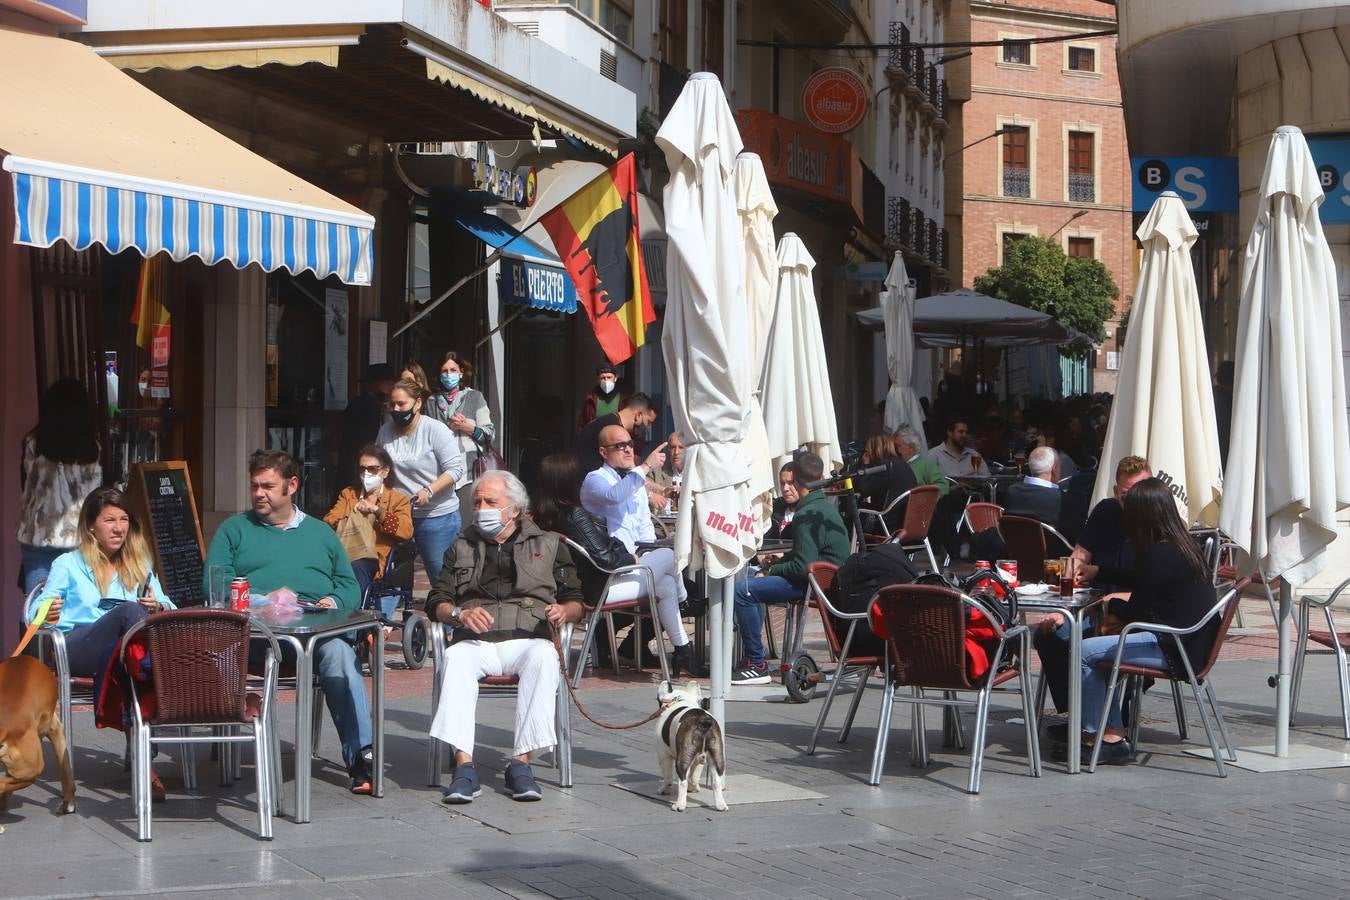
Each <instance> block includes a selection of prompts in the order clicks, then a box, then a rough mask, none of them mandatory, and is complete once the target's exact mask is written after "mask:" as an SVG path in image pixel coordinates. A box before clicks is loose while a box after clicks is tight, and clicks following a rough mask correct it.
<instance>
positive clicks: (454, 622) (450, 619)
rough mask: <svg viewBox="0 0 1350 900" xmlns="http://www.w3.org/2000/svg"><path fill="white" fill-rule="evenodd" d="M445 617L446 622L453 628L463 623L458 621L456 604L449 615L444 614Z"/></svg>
mask: <svg viewBox="0 0 1350 900" xmlns="http://www.w3.org/2000/svg"><path fill="white" fill-rule="evenodd" d="M446 619H447V621H446V624H447V625H451V626H453V627H455V628H458V627H460V626H461V625H463V624H464V623H463V622H461V621H460V618H459V607H458V606H456V607H455V608H454V610H452V611H451V613H450V615H448V616H446Z"/></svg>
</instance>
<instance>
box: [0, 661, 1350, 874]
mask: <svg viewBox="0 0 1350 900" xmlns="http://www.w3.org/2000/svg"><path fill="white" fill-rule="evenodd" d="M1272 669H1273V664H1272V662H1271V661H1270V660H1268V659H1244V658H1238V659H1235V660H1232V661H1225V662H1221V663H1220V665H1219V667H1218V669H1217V670H1216V675H1215V683H1216V685H1217V687H1218V688H1219V690H1220V692H1221V696H1222V697H1223V699H1224V701H1225V707H1226V711H1227V713H1228V716H1227V718H1228V721H1229V723H1230V726H1231V727H1232V730H1233V732H1234V737H1235V740H1236V742H1237V743H1238V745H1239V746H1242V745H1254V744H1261V743H1269V742H1270V741H1271V740H1272V738H1271V710H1272V705H1273V702H1274V692H1273V691H1271V690H1270V689H1268V688H1267V687H1266V685H1265V678H1266V676H1267V675H1268V674H1269V673H1270V671H1271V670H1272ZM429 681H430V673H429V672H428V671H427V670H422V671H420V672H410V671H395V672H391V673H390V684H391V691H390V694H391V697H392V698H393V699H392V700H391V703H390V709H389V715H388V720H387V721H388V752H389V757H390V765H389V769H388V772H389V787H388V792H387V794H386V796H385V797H384V798H383V799H380V800H372V799H370V798H359V797H353V796H352V795H351V794H349V793H348V792H347V791H346V787H345V775H344V773H343V772H342V771H341V770H340V768H339V767H338V766H336V765H334V764H332V763H331V762H325V763H324V764H322V765H321V766H318V767H316V776H315V787H314V800H313V809H314V822H313V823H311V824H308V825H295V824H294V823H293V822H291V821H290V820H289V819H278V820H276V822H275V830H276V837H275V840H273V841H272V842H270V843H264V842H259V841H258V840H256V838H255V832H254V829H255V827H256V815H255V811H254V807H253V794H252V790H251V779H252V768H251V766H250V765H246V767H245V770H244V779H243V781H242V782H240V783H239V784H237V785H236V786H234V787H229V788H222V787H219V786H217V785H216V783H215V779H214V778H213V777H212V774H211V772H210V770H209V769H208V767H207V766H206V765H205V764H204V763H202V764H201V771H200V781H201V786H200V788H199V789H198V790H196V791H193V792H186V791H184V790H183V789H182V785H181V781H180V780H179V777H178V773H177V771H176V769H177V766H176V764H173V763H172V762H171V761H170V760H169V759H166V758H164V757H161V760H162V761H161V763H160V765H159V767H158V771H159V772H160V773H161V774H162V776H163V777H164V780H165V782H166V783H167V785H168V787H169V792H170V799H169V801H168V802H167V803H164V804H159V805H157V806H156V807H155V810H154V815H155V840H154V841H153V843H150V844H140V843H138V842H137V841H136V840H135V820H134V818H133V816H132V814H131V805H130V800H129V798H128V795H127V780H128V776H126V775H125V774H123V773H122V772H121V766H120V757H121V747H122V745H121V736H120V735H119V734H117V733H115V732H108V731H97V732H96V731H95V730H94V729H93V727H92V722H91V720H90V717H89V714H88V713H87V712H81V713H77V715H76V721H75V723H74V728H73V732H74V743H75V746H76V775H77V779H78V781H79V787H80V790H79V810H78V812H77V813H75V814H74V815H71V816H57V815H55V814H54V810H55V807H56V800H57V786H56V784H55V783H54V780H53V779H52V778H51V777H50V776H51V775H52V774H53V773H52V772H51V771H50V770H49V771H48V773H47V775H48V778H47V779H45V780H43V781H42V782H40V783H39V784H38V785H35V786H34V787H33V788H30V789H29V790H27V791H25V792H23V793H22V794H19V795H16V796H15V798H14V800H13V801H12V803H11V808H10V810H9V811H8V812H7V813H0V825H3V826H4V828H5V829H6V830H5V832H4V833H3V834H0V861H3V864H2V865H0V875H2V876H3V877H0V896H6V897H8V896H110V897H116V896H127V897H130V896H144V895H146V894H157V893H158V894H170V895H175V896H189V897H192V898H209V897H217V896H218V897H222V898H224V897H230V898H235V897H237V896H238V895H239V893H240V891H241V889H242V890H246V891H247V894H248V896H250V897H261V898H269V897H278V898H280V897H286V898H296V897H379V898H401V897H423V896H446V897H498V898H500V897H503V896H509V897H531V898H533V897H649V898H650V897H655V898H665V897H672V898H674V897H681V898H683V897H732V896H735V897H753V898H759V897H764V898H768V897H831V898H836V897H867V898H870V897H925V898H929V897H991V898H993V897H997V898H1004V897H1024V896H1057V897H1070V898H1071V897H1148V898H1154V897H1157V898H1163V897H1168V898H1171V897H1192V896H1194V897H1220V896H1222V897H1262V898H1266V897H1279V896H1298V897H1318V896H1332V895H1337V896H1339V895H1343V894H1344V887H1343V881H1344V872H1345V870H1346V864H1347V853H1346V851H1345V850H1343V849H1342V848H1345V847H1350V769H1326V770H1319V771H1308V772H1293V773H1282V774H1273V775H1257V774H1253V773H1250V772H1246V771H1243V770H1239V769H1235V768H1230V769H1229V772H1230V775H1229V777H1228V778H1227V779H1222V780H1221V779H1219V778H1218V777H1217V776H1216V774H1215V771H1214V767H1213V764H1212V763H1209V762H1207V761H1205V760H1203V759H1197V758H1195V757H1192V756H1189V755H1186V754H1184V753H1183V752H1182V751H1183V749H1184V748H1185V747H1196V746H1199V743H1200V742H1203V741H1204V735H1203V730H1202V729H1201V728H1200V727H1199V724H1198V720H1197V718H1196V712H1195V709H1194V705H1193V704H1192V703H1189V702H1188V704H1187V705H1188V709H1189V718H1190V728H1191V739H1190V741H1189V742H1188V743H1187V744H1184V745H1183V744H1181V743H1179V742H1178V739H1177V736H1176V729H1175V723H1174V721H1173V713H1172V708H1171V706H1172V705H1171V703H1170V702H1169V700H1168V699H1167V697H1166V695H1165V694H1163V693H1162V692H1157V691H1155V692H1153V693H1151V694H1150V695H1149V696H1148V697H1147V698H1146V700H1145V703H1144V710H1143V713H1144V725H1143V737H1142V740H1141V753H1140V756H1139V759H1138V761H1137V762H1136V763H1135V764H1134V765H1130V766H1125V767H1112V768H1103V769H1102V770H1100V771H1099V772H1098V773H1096V774H1086V773H1085V774H1083V775H1079V776H1074V777H1070V776H1068V775H1066V774H1065V773H1064V771H1063V767H1062V765H1060V764H1056V763H1052V762H1047V763H1046V766H1045V772H1044V775H1043V776H1042V777H1041V778H1039V779H1036V778H1031V777H1029V776H1028V775H1027V772H1026V765H1025V758H1024V756H1023V755H1022V754H1024V752H1025V748H1024V741H1023V739H1022V733H1021V728H1020V726H1019V725H1016V724H1010V723H1009V722H1008V721H1007V720H1008V719H1009V718H1011V717H1012V716H1014V715H1016V712H1015V709H1014V705H1015V698H1012V697H1007V696H1004V697H1000V698H998V699H997V700H996V703H995V707H996V708H995V711H994V714H993V721H992V724H991V727H990V736H989V749H988V753H987V756H986V763H985V777H984V784H983V790H982V792H981V794H980V795H979V796H977V797H971V796H968V795H966V794H965V793H964V791H963V788H964V785H965V780H966V775H967V767H966V765H967V764H966V760H965V757H964V755H963V754H960V753H957V752H955V751H951V750H943V749H941V748H940V747H938V746H937V745H938V744H939V742H940V739H939V735H938V732H937V731H936V729H935V728H934V727H932V726H935V725H936V723H937V717H936V716H932V717H930V723H929V724H930V746H931V747H932V749H933V750H934V751H935V752H934V757H933V762H932V764H931V765H930V766H929V767H928V768H927V769H926V770H919V769H916V768H912V767H911V766H910V765H909V762H908V755H907V754H908V744H909V742H908V739H907V734H906V732H907V731H908V728H909V724H908V717H902V716H901V715H899V714H897V716H896V721H895V723H894V725H893V730H894V734H893V736H892V738H891V742H890V752H889V755H888V759H887V765H886V769H885V776H884V780H883V783H882V785H881V786H880V787H871V786H869V785H868V784H867V783H866V775H867V770H868V768H869V764H870V760H871V749H872V741H873V738H874V736H875V732H876V715H877V709H878V706H879V702H880V691H879V690H878V689H871V690H869V691H868V692H867V695H866V697H865V698H864V701H863V705H862V709H861V711H860V713H859V716H858V722H857V725H856V727H855V728H854V733H853V736H852V737H851V739H850V741H849V743H848V744H846V745H842V746H841V745H839V744H838V743H836V742H835V740H834V734H833V732H829V733H827V736H826V737H825V739H824V741H823V742H822V746H821V748H820V750H818V752H817V753H816V755H815V756H806V755H805V753H804V750H803V748H804V746H805V744H806V742H807V739H808V738H809V735H810V730H811V726H812V724H813V723H814V719H815V716H816V714H817V713H818V711H819V709H820V703H821V701H820V700H819V699H817V700H814V701H812V702H811V703H807V704H802V705H797V704H789V703H784V702H737V703H732V704H730V705H729V720H730V723H731V724H730V726H729V736H730V737H729V754H728V755H729V758H730V771H731V775H732V778H733V783H732V787H731V791H732V792H734V790H735V782H734V779H735V776H736V775H741V774H747V773H749V774H755V775H758V776H761V777H764V778H770V779H775V780H777V781H781V782H787V783H792V784H795V785H800V786H802V787H805V788H808V789H810V790H812V791H816V792H818V793H820V794H824V795H826V797H825V799H822V800H802V801H791V802H777V803H756V804H744V805H739V806H733V807H732V809H731V811H730V812H727V813H717V812H713V811H712V810H710V809H708V808H707V807H705V806H703V801H704V799H705V798H706V797H707V796H708V795H707V794H706V793H700V794H697V795H693V796H691V804H690V809H689V811H688V812H685V813H683V814H677V813H674V812H672V811H670V810H669V808H668V807H667V806H666V805H665V804H663V803H658V802H656V801H654V800H650V799H647V798H644V797H641V796H638V795H635V794H632V793H630V792H628V791H623V790H617V789H615V788H614V787H612V786H611V785H612V782H614V781H616V780H634V779H643V778H652V777H653V776H654V773H655V771H656V769H655V761H654V759H653V758H652V756H653V754H652V749H651V742H652V735H651V730H650V726H648V727H646V728H643V729H640V730H638V731H634V732H617V733H616V732H607V731H602V730H600V729H598V728H596V727H594V726H592V725H590V724H589V723H586V722H584V721H581V720H580V719H579V717H574V724H575V730H576V735H575V747H576V785H575V787H574V788H572V789H571V790H560V789H558V788H557V787H556V783H557V782H556V777H557V776H556V772H555V771H554V770H552V769H550V768H548V767H546V766H540V767H537V768H536V772H537V774H538V775H539V776H540V779H541V781H542V782H543V784H544V787H545V791H546V793H545V797H544V800H543V801H542V802H540V803H534V804H518V803H513V802H511V800H510V799H509V798H508V797H507V796H506V795H505V794H504V793H503V788H502V784H501V774H500V773H501V767H502V764H503V762H504V756H503V749H502V748H503V747H506V746H509V738H510V729H511V713H512V707H513V703H512V701H510V700H505V699H492V698H484V699H483V700H482V701H481V709H480V718H479V721H480V723H481V724H480V728H479V739H480V741H481V742H482V746H481V747H480V749H479V763H480V768H481V770H482V771H483V772H484V774H485V778H484V794H483V796H482V797H481V798H480V799H479V800H478V801H476V802H474V803H473V804H471V805H469V806H465V807H453V808H452V807H446V806H444V805H442V804H441V803H440V802H439V800H440V793H439V791H438V790H436V789H434V788H430V787H426V786H424V785H423V784H422V782H423V781H424V780H425V777H424V765H425V762H424V761H425V750H424V748H425V745H424V743H423V739H424V735H425V727H426V722H427V710H426V703H427V701H426V697H427V695H428V688H429ZM603 681H604V684H605V687H606V688H607V689H605V690H599V689H598V688H599V687H600V681H599V680H596V679H587V682H588V684H587V687H586V688H585V689H583V693H582V698H583V700H584V701H586V702H587V703H588V706H590V707H592V711H593V712H594V713H596V714H598V715H599V716H600V717H601V718H604V719H607V720H632V719H633V718H636V717H637V716H638V715H640V714H641V713H642V712H644V711H646V710H649V709H651V708H652V704H653V702H654V691H653V687H652V686H651V685H650V684H649V683H647V680H646V678H645V677H636V678H635V677H633V676H628V677H626V678H622V679H615V678H612V677H609V678H606V679H603ZM1304 697H1305V707H1304V713H1303V715H1302V716H1301V717H1300V719H1299V727H1298V729H1297V730H1296V732H1295V736H1294V737H1295V740H1296V741H1305V742H1308V743H1312V744H1316V745H1319V746H1324V747H1328V748H1333V749H1344V747H1345V742H1344V741H1342V740H1341V739H1340V737H1339V735H1340V723H1339V718H1338V708H1339V703H1338V699H1337V696H1336V683H1335V678H1334V664H1333V661H1332V658H1331V657H1329V656H1321V657H1315V658H1312V659H1311V660H1310V661H1309V666H1308V675H1307V682H1306V683H1305V687H1304ZM843 712H844V710H843V708H842V704H839V705H838V706H837V707H836V709H835V710H834V711H833V713H832V716H831V722H832V723H837V722H838V720H839V718H840V717H841V716H842V715H843ZM965 724H966V733H967V734H970V733H971V731H972V727H971V726H972V722H971V719H970V717H969V716H967V717H966V722H965ZM324 728H325V730H324V734H323V738H322V740H321V744H320V751H321V753H323V754H325V755H326V756H327V757H328V759H329V760H331V759H332V758H334V757H336V755H337V746H336V739H335V736H334V734H333V732H332V727H331V725H330V724H329V723H327V722H325V726H324ZM290 730H291V726H290V724H289V721H288V722H287V723H286V724H285V725H283V727H282V737H283V741H284V742H285V746H284V749H283V755H284V756H285V760H284V768H285V769H286V771H287V773H288V774H289V772H290V771H291V768H292V766H293V760H292V758H291V755H290V744H289V740H290Z"/></svg>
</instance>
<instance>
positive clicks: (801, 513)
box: [731, 453, 849, 684]
mask: <svg viewBox="0 0 1350 900" xmlns="http://www.w3.org/2000/svg"><path fill="white" fill-rule="evenodd" d="M823 477H825V463H824V462H823V461H822V460H821V458H820V457H819V456H817V455H816V454H814V453H803V454H802V455H801V456H798V457H797V458H796V459H795V460H793V461H792V462H790V463H788V464H787V465H786V466H784V467H783V469H782V471H780V472H779V473H778V488H779V490H780V491H781V492H782V494H783V500H784V501H785V502H786V503H787V505H788V509H790V510H791V511H792V531H791V536H792V549H791V550H789V551H788V552H787V553H786V554H784V555H783V556H782V558H780V559H778V560H777V561H775V562H772V563H770V564H769V565H767V566H764V567H762V568H761V569H759V571H758V572H756V573H755V574H754V577H752V578H744V579H738V581H737V584H736V627H737V628H739V629H740V632H741V644H742V645H743V646H744V648H745V653H744V657H743V660H742V663H741V667H740V669H738V670H737V671H736V672H734V673H732V676H731V683H732V684H768V683H769V664H768V663H767V662H766V661H765V659H764V638H763V634H762V632H763V630H764V613H763V610H762V608H761V606H760V604H762V603H788V602H790V601H793V600H799V599H801V597H802V596H803V594H804V593H805V591H806V567H807V566H809V565H810V564H811V563H813V562H832V563H835V564H839V563H842V562H843V561H844V560H845V559H846V558H848V551H849V546H848V544H849V542H848V532H847V531H846V530H845V528H844V520H843V519H841V518H840V517H839V513H838V511H836V510H835V508H834V504H833V503H831V502H830V498H829V497H827V496H825V494H824V492H823V491H812V490H810V489H809V488H807V486H806V485H807V484H809V483H811V482H813V481H819V480H820V479H821V478H823Z"/></svg>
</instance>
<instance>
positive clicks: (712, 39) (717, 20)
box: [699, 0, 725, 75]
mask: <svg viewBox="0 0 1350 900" xmlns="http://www.w3.org/2000/svg"><path fill="white" fill-rule="evenodd" d="M699 7H700V14H699V19H700V21H699V31H700V33H701V35H702V40H701V41H700V44H699V46H700V53H699V67H700V68H701V69H702V71H704V72H715V73H717V74H718V75H721V74H722V12H723V9H724V8H725V0H699Z"/></svg>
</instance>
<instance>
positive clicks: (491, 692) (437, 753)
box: [427, 620, 572, 788]
mask: <svg viewBox="0 0 1350 900" xmlns="http://www.w3.org/2000/svg"><path fill="white" fill-rule="evenodd" d="M428 628H429V629H430V633H429V634H428V636H427V640H428V641H429V642H430V644H431V660H432V664H431V668H432V672H431V716H432V718H434V717H435V715H436V708H437V707H438V706H440V703H441V678H442V677H443V676H444V674H445V654H446V652H447V651H448V650H449V649H450V647H449V645H448V644H447V642H446V640H447V637H448V635H447V632H446V627H445V626H444V625H443V624H441V623H440V622H432V621H430V620H428ZM560 642H561V644H562V647H563V654H564V656H566V655H567V654H568V652H569V648H570V647H571V646H572V625H571V624H570V623H569V624H567V625H564V626H563V628H562V634H561V635H560ZM567 666H568V661H567V660H566V659H564V660H563V671H564V672H565V671H567ZM565 677H566V676H563V677H560V678H559V679H558V700H557V706H556V711H555V713H554V715H555V716H556V720H557V728H558V745H557V746H556V747H554V748H553V754H552V755H553V761H552V764H553V767H554V768H556V769H557V770H558V784H559V787H565V788H570V787H571V786H572V718H571V709H572V706H571V698H570V697H569V696H568V693H567V685H566V684H565V683H564V679H565ZM478 684H479V688H480V693H481V692H482V691H484V690H485V691H486V693H487V695H488V696H496V697H514V696H516V695H517V693H518V688H519V686H520V679H519V678H518V677H517V676H515V675H489V676H487V677H486V678H480V679H478ZM448 749H449V747H448V746H447V745H446V744H444V743H442V742H441V740H440V739H439V738H437V737H435V736H434V735H428V736H427V785H428V786H429V787H440V784H441V773H442V772H444V771H445V765H446V758H447V756H449V754H448V753H447V752H446V751H447V750H448Z"/></svg>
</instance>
